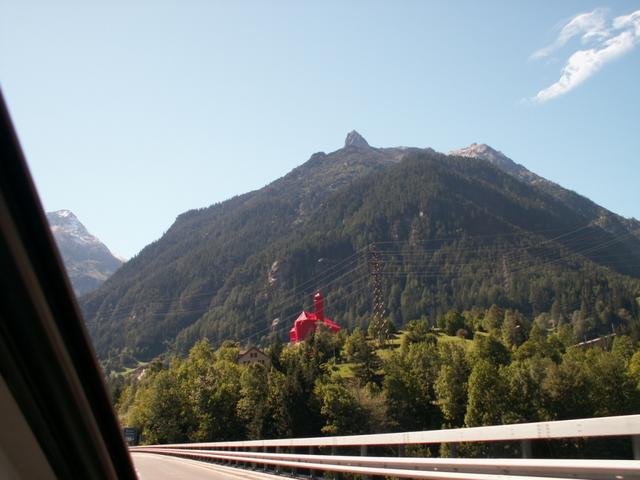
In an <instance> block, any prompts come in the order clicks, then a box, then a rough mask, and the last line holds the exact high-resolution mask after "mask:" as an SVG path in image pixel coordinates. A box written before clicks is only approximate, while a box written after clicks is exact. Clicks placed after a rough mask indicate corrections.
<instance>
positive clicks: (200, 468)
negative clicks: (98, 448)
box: [131, 452, 283, 480]
mask: <svg viewBox="0 0 640 480" xmlns="http://www.w3.org/2000/svg"><path fill="white" fill-rule="evenodd" d="M131 458H133V464H134V466H135V469H136V473H137V474H138V478H139V479H140V480H218V479H219V480H274V479H278V480H282V478H283V477H280V476H277V475H270V474H267V473H259V472H252V471H249V470H241V469H237V468H232V467H223V466H220V465H213V464H211V463H205V462H198V461H195V460H187V459H184V458H177V457H168V456H165V455H156V454H153V453H134V452H132V453H131Z"/></svg>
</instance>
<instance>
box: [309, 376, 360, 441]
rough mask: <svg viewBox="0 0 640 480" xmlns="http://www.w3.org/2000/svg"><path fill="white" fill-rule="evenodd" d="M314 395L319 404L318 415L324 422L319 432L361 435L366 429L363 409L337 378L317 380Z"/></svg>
mask: <svg viewBox="0 0 640 480" xmlns="http://www.w3.org/2000/svg"><path fill="white" fill-rule="evenodd" d="M314 394H315V395H316V396H317V398H318V401H319V403H320V414H321V415H322V419H323V421H324V425H323V426H322V428H321V432H322V433H324V434H326V435H350V434H356V433H361V432H362V430H363V429H365V428H366V424H367V417H366V414H365V411H364V409H363V408H362V407H361V406H360V404H359V403H358V401H357V400H356V399H355V398H354V397H353V395H351V392H350V391H349V390H348V389H347V388H346V386H345V385H344V381H343V380H341V379H339V378H330V379H327V380H326V381H320V380H318V381H317V382H316V386H315V388H314Z"/></svg>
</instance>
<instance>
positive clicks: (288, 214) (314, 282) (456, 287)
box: [81, 132, 640, 360]
mask: <svg viewBox="0 0 640 480" xmlns="http://www.w3.org/2000/svg"><path fill="white" fill-rule="evenodd" d="M354 134H355V135H354ZM356 135H357V134H356V133H355V132H352V133H351V134H350V135H349V136H350V137H351V141H349V137H348V139H347V144H346V145H345V147H344V148H343V149H340V150H338V151H336V152H333V153H330V154H324V153H317V154H314V155H313V156H312V157H311V158H310V159H309V161H307V162H306V163H305V164H303V165H302V166H300V167H298V168H296V169H294V170H293V171H292V172H290V173H289V174H288V175H286V176H284V177H282V178H281V179H279V180H276V181H275V182H273V183H271V184H270V185H268V186H266V187H264V188H263V189H260V190H257V191H254V192H251V193H248V194H245V195H242V196H238V197H235V198H232V199H230V200H228V201H226V202H222V203H220V204H216V205H213V206H211V207H209V208H205V209H201V210H194V211H190V212H187V213H185V214H183V215H181V216H179V217H178V219H177V220H176V222H175V223H174V225H173V226H172V227H171V228H170V229H169V230H168V231H167V233H166V234H165V235H164V236H163V237H162V238H161V239H160V240H158V241H157V242H154V243H153V244H151V245H149V246H148V247H146V248H145V249H144V250H143V251H142V252H141V253H140V254H139V255H138V256H136V257H135V258H134V259H132V260H131V261H129V262H127V263H126V264H125V265H124V266H123V267H122V268H121V269H120V270H119V271H118V272H117V273H116V274H115V275H114V276H113V277H112V278H111V279H109V280H108V281H107V282H106V283H105V284H104V285H103V286H102V287H101V288H100V289H99V290H97V291H96V292H93V293H91V294H89V295H87V296H85V297H84V298H83V299H82V300H81V304H82V308H83V311H84V313H85V316H86V318H87V322H88V325H89V328H90V332H91V334H92V336H93V338H94V340H95V342H96V348H97V350H98V354H99V355H100V357H101V358H102V359H103V360H105V359H107V358H109V357H112V358H115V357H117V356H118V355H121V354H122V353H123V352H126V353H127V354H128V355H130V356H133V357H135V358H139V359H150V358H152V357H154V356H156V355H158V354H161V353H163V352H165V351H167V350H170V351H179V352H185V351H186V350H187V349H188V348H189V347H190V346H191V345H192V344H193V343H194V342H195V341H196V340H197V339H199V338H201V337H204V336H206V337H209V338H210V339H211V340H212V341H213V342H215V343H219V342H221V341H222V340H224V339H237V340H240V341H243V342H248V341H253V342H258V341H260V339H261V338H263V337H265V336H266V335H268V334H269V333H270V330H271V325H272V324H274V330H275V333H276V334H281V335H283V336H284V333H285V332H286V330H287V329H288V327H289V326H290V324H291V321H292V320H293V318H295V315H296V314H297V313H299V311H300V309H301V308H302V307H303V306H309V303H310V296H311V294H312V293H313V291H314V290H316V289H318V288H321V289H322V290H323V293H325V295H326V296H327V307H326V308H327V311H328V314H329V315H330V316H331V317H332V318H334V319H335V320H336V321H337V322H338V323H340V324H342V325H344V326H355V325H362V326H366V325H367V324H368V322H369V318H370V313H371V304H372V298H371V282H372V275H371V261H372V258H373V255H374V252H375V256H376V258H378V259H379V260H380V262H381V265H382V277H383V289H384V295H385V298H386V299H387V311H388V313H389V315H390V317H391V318H392V319H393V320H394V321H395V322H396V323H397V324H402V323H404V322H406V321H407V320H410V319H413V318H418V317H421V316H423V315H427V316H429V318H430V319H432V320H434V319H435V318H436V317H437V316H438V315H441V314H442V313H444V312H446V311H448V310H450V309H458V310H463V309H471V308H473V307H481V308H487V307H489V306H490V305H492V304H497V305H500V306H503V307H510V308H517V309H519V310H520V311H521V312H523V314H525V315H527V316H530V317H533V316H536V315H539V314H541V313H544V312H547V313H548V315H549V319H550V325H551V326H552V325H554V324H557V323H560V322H570V323H572V324H573V325H574V329H575V330H576V333H577V334H578V336H579V337H582V336H589V335H594V334H597V333H598V332H601V331H610V330H611V328H612V326H613V328H631V326H632V325H635V323H636V322H637V319H638V303H637V300H636V297H638V296H640V281H639V280H638V279H640V240H639V239H638V237H637V236H636V235H635V233H634V228H633V221H629V222H628V224H625V223H624V222H620V224H621V225H622V228H623V230H622V231H617V230H611V229H605V228H602V227H603V226H602V225H600V224H599V223H598V221H597V218H596V219H594V217H593V216H592V215H589V214H587V213H585V212H584V211H583V210H582V209H581V208H576V207H575V206H573V205H572V204H571V202H567V201H563V200H562V199H561V198H559V197H558V195H556V194H553V192H549V191H548V189H545V188H540V187H539V186H538V185H537V184H536V183H531V182H526V181H523V180H522V179H520V178H517V176H514V175H513V174H511V173H505V172H504V171H502V170H501V169H500V168H498V167H496V166H495V165H493V164H492V163H491V162H488V161H486V160H481V159H476V158H464V157H459V156H446V155H443V154H439V153H436V152H434V151H433V150H431V149H406V148H390V149H377V148H372V147H370V146H368V144H366V142H364V139H362V141H360V139H361V137H359V136H357V137H356ZM358 137H359V138H358ZM354 138H355V141H354ZM559 188H561V187H559ZM600 208H601V207H600ZM603 210H604V209H603ZM276 318H277V319H279V320H278V321H277V322H273V320H274V319H276Z"/></svg>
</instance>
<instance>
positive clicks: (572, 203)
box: [449, 143, 640, 238]
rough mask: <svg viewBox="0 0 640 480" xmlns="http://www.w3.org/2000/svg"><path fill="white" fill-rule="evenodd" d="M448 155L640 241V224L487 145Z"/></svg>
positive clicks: (615, 232)
mask: <svg viewBox="0 0 640 480" xmlns="http://www.w3.org/2000/svg"><path fill="white" fill-rule="evenodd" d="M449 155H452V156H460V157H471V158H480V159H482V160H486V161H487V162H489V163H491V164H492V165H494V166H496V167H498V168H499V169H500V170H502V171H504V172H506V173H508V174H510V175H513V176H514V177H516V178H518V179H520V180H522V181H524V182H526V183H528V184H530V185H535V186H536V187H538V188H540V189H541V190H544V191H546V192H547V193H549V194H550V195H553V196H554V197H555V198H557V199H558V200H560V201H561V202H562V203H564V204H565V205H567V206H568V207H569V208H571V209H573V210H576V211H578V212H580V214H582V215H584V217H585V218H587V219H589V221H591V222H593V223H594V224H597V225H599V226H600V227H602V228H603V229H605V230H607V231H609V232H611V233H613V234H615V235H625V234H626V233H628V232H631V234H632V235H634V236H635V237H636V238H640V221H638V220H636V219H629V218H624V217H622V216H620V215H617V214H615V213H613V212H611V211H609V210H607V209H606V208H604V207H601V206H600V205H598V204H596V203H595V202H593V201H591V200H589V199H588V198H586V197H583V196H582V195H579V194H577V193H576V192H573V191H571V190H568V189H566V188H563V187H561V186H560V185H558V184H557V183H554V182H552V181H549V180H547V179H546V178H543V177H540V176H539V175H536V174H535V173H533V172H531V171H529V170H527V168H525V167H524V166H522V165H520V164H519V163H516V162H514V161H513V160H511V159H510V158H509V157H507V156H506V155H505V154H504V153H502V152H500V151H498V150H495V149H493V148H491V147H490V146H489V145H486V144H484V143H482V144H477V143H472V144H471V145H469V146H468V147H465V148H461V149H458V150H452V151H450V152H449Z"/></svg>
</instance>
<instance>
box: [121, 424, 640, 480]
mask: <svg viewBox="0 0 640 480" xmlns="http://www.w3.org/2000/svg"><path fill="white" fill-rule="evenodd" d="M614 436H617V437H619V436H630V437H632V439H633V441H632V445H633V453H634V458H635V459H636V460H558V459H531V458H523V459H504V458H503V459H493V458H492V459H486V458H485V459H476V458H413V457H402V456H399V457H374V456H366V452H367V447H368V446H383V445H412V444H438V443H448V444H454V445H455V444H456V443H459V442H496V441H521V442H524V443H523V445H522V447H523V448H522V452H523V456H524V457H529V456H530V454H531V448H530V443H529V442H530V441H531V440H536V439H544V440H550V439H563V438H564V439H566V438H591V437H614ZM354 446H360V449H361V456H349V455H335V454H334V453H335V451H336V447H354ZM301 447H309V450H310V453H311V452H312V450H313V449H314V448H316V447H331V452H332V454H331V455H328V454H324V455H313V454H309V455H301V454H298V453H295V449H296V448H301ZM270 448H271V449H274V448H275V449H276V452H269V451H268V449H270ZM284 449H292V450H293V451H292V452H289V453H283V450H284ZM258 450H262V452H260V451H258ZM131 451H134V452H149V453H157V454H163V455H174V456H179V457H185V458H193V459H201V460H207V461H220V462H226V463H233V464H237V465H240V464H242V465H244V466H247V467H252V468H256V467H257V466H258V465H261V466H263V467H264V468H266V467H267V466H270V467H271V468H275V469H281V468H288V469H292V471H295V470H297V469H304V470H308V471H310V472H313V471H326V472H336V473H339V472H345V473H352V474H360V475H362V476H363V477H365V478H370V477H371V476H377V475H384V476H388V477H397V478H424V479H458V480H466V479H471V478H474V479H484V480H497V479H504V478H506V477H510V478H515V479H519V480H532V479H538V480H540V479H541V478H544V479H550V478H565V479H566V478H572V479H576V478H585V479H597V480H601V479H602V480H604V479H616V480H622V479H625V480H627V479H638V480H640V461H639V460H640V415H626V416H618V417H602V418H588V419H578V420H563V421H557V422H536V423H524V424H515V425H496V426H489V427H475V428H460V429H448V430H431V431H423V432H404V433H386V434H376V435H351V436H339V437H312V438H295V439H276V440H253V441H239V442H203V443H191V444H173V445H150V446H145V447H132V448H131ZM402 451H403V449H399V452H402Z"/></svg>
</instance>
